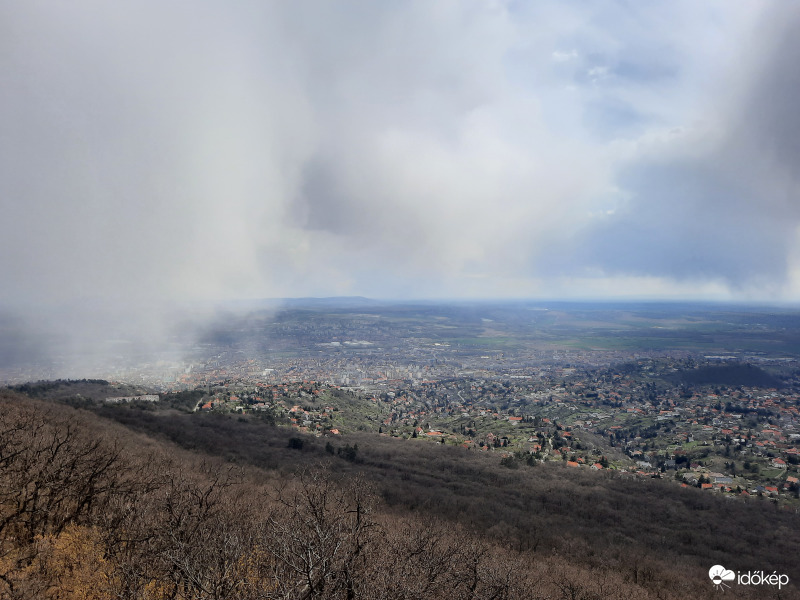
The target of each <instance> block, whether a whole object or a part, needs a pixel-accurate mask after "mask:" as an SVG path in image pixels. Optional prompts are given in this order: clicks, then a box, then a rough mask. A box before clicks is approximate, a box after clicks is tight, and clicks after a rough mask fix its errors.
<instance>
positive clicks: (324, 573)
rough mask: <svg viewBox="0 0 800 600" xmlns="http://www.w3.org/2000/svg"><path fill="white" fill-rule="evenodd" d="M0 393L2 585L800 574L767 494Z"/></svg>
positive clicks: (122, 587)
mask: <svg viewBox="0 0 800 600" xmlns="http://www.w3.org/2000/svg"><path fill="white" fill-rule="evenodd" d="M0 395H1V397H0V597H2V598H9V599H34V598H52V599H56V598H58V599H73V598H75V599H78V598H80V599H87V600H88V599H95V598H96V599H101V598H131V599H132V598H142V599H153V600H156V599H158V600H161V599H167V598H182V599H184V598H185V599H189V598H196V599H207V598H208V599H211V598H214V599H222V598H231V599H239V598H241V599H257V598H263V599H272V598H292V599H294V598H398V599H400V598H403V599H405V598H408V599H412V598H420V599H421V598H426V599H430V598H448V599H449V598H487V599H488V598H497V599H501V598H533V599H535V598H565V599H566V598H570V599H577V598H582V599H586V600H588V599H590V598H598V599H599V598H619V599H622V598H685V597H704V596H707V595H709V594H710V593H713V587H712V586H711V583H710V581H709V579H708V576H707V572H708V568H709V567H710V566H711V565H712V564H724V565H725V566H726V567H728V568H758V569H762V570H764V571H765V572H766V571H769V572H770V573H771V572H772V571H773V570H777V571H778V572H784V573H788V574H789V576H790V577H791V578H792V581H794V579H795V576H796V575H798V573H797V561H796V558H795V557H796V556H797V555H798V550H799V549H800V548H798V546H799V545H800V543H798V540H797V536H796V532H797V530H798V516H797V515H796V514H794V513H788V512H785V511H784V512H780V511H775V509H774V508H773V506H772V505H771V504H769V503H767V502H763V503H759V502H758V501H754V502H748V503H746V502H731V501H728V502H726V501H725V500H723V499H720V498H717V497H713V496H710V495H708V494H703V493H702V492H700V491H699V490H676V489H675V488H674V487H670V488H669V489H667V488H666V487H665V486H664V485H662V483H661V482H658V481H653V482H630V481H625V480H621V479H618V478H614V477H612V476H609V475H601V474H596V473H589V472H581V473H577V472H575V471H573V470H568V469H566V468H562V467H559V466H553V467H545V466H537V467H528V466H527V465H526V464H524V463H522V464H520V465H516V464H515V465H511V464H508V463H507V464H506V466H500V465H499V463H498V462H497V460H496V458H494V459H493V457H489V456H481V455H478V454H477V453H475V452H468V451H461V450H460V449H458V448H444V447H441V446H437V445H433V444H424V445H423V444H408V443H405V444H404V443H402V442H398V441H397V440H391V439H388V438H383V437H379V436H372V435H366V434H364V435H361V436H351V437H350V438H349V439H348V440H336V441H335V442H333V443H331V442H330V441H326V440H325V439H316V438H312V437H310V436H309V437H304V436H302V435H299V434H296V433H294V432H292V431H290V430H287V429H280V428H275V427H272V426H270V425H268V424H266V423H263V422H259V421H257V420H247V419H242V420H240V419H236V418H232V417H231V418H229V417H224V416H215V415H201V414H193V415H192V414H180V413H177V412H170V411H164V412H160V413H157V412H149V411H144V410H141V409H137V408H132V407H126V406H118V407H105V408H98V412H97V413H92V412H89V411H85V410H83V409H76V408H72V407H69V406H65V405H61V404H58V403H53V402H46V401H41V400H34V399H30V398H26V397H24V396H22V395H20V394H17V393H14V392H10V391H6V392H1V393H0ZM356 445H357V449H356ZM515 466H516V467H517V468H513V467H515ZM509 467H512V468H509ZM795 589H796V588H795V587H794V583H792V584H790V585H789V586H787V587H784V588H783V590H781V592H780V595H777V589H772V588H767V587H766V586H762V587H761V588H744V587H740V588H737V589H736V590H735V592H736V594H737V595H736V597H752V598H768V597H775V598H778V597H780V598H788V597H794V596H795V595H796V592H795ZM747 594H750V595H749V596H748V595H747Z"/></svg>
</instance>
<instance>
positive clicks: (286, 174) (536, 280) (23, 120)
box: [0, 0, 800, 307]
mask: <svg viewBox="0 0 800 600" xmlns="http://www.w3.org/2000/svg"><path fill="white" fill-rule="evenodd" d="M797 31H800V4H797V3H794V2H785V1H775V2H767V1H763V2H749V1H745V0H737V2H730V1H727V0H720V1H716V2H714V1H708V2H696V1H695V0H686V1H683V2H681V1H677V2H675V1H670V2H634V1H628V2H623V1H620V2H602V1H601V2H595V1H593V2H585V1H574V2H564V1H553V2H547V1H537V2H504V1H486V2H479V1H468V0H465V1H458V2H455V1H441V2H437V1H431V0H420V1H419V2H392V1H380V2H374V1H366V0H365V1H364V2H311V1H303V0H299V1H291V2H284V1H274V2H244V1H236V0H226V1H224V2H222V1H219V2H203V1H198V0H192V1H188V0H187V1H185V2H180V1H170V0H158V1H152V2H150V1H147V0H136V1H132V2H100V1H91V0H77V1H74V2H53V1H48V2H38V1H35V0H26V1H25V2H3V3H2V4H0V206H1V207H2V219H0V281H2V286H0V302H1V303H2V305H3V306H6V307H14V306H39V305H43V306H44V305H53V304H64V303H70V302H75V301H81V302H83V301H92V302H100V303H103V302H109V301H114V302H116V301H119V300H120V299H127V300H131V299H133V300H134V301H138V300H139V299H150V300H155V301H159V300H160V299H164V300H177V301H184V300H187V299H192V300H193V299H198V300H218V299H231V298H259V297H297V296H336V295H363V296H369V297H374V298H398V297H400V298H403V297H405V298H435V297H448V298H453V297H493V298H502V297H547V298H581V297H593V298H618V297H639V298H641V297H646V298H705V299H734V300H754V299H757V300H786V301H798V300H800V235H799V234H798V225H800V202H798V193H800V186H799V185H798V177H800V112H798V109H797V105H798V98H800V66H799V65H800V61H798V58H799V57H800V47H799V46H800V37H798V36H797V35H796V32H797Z"/></svg>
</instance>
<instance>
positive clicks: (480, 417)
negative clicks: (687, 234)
mask: <svg viewBox="0 0 800 600" xmlns="http://www.w3.org/2000/svg"><path fill="white" fill-rule="evenodd" d="M362 303H367V301H366V300H361V299H354V300H352V301H351V304H355V306H353V305H347V303H345V305H344V306H337V305H333V306H327V305H322V306H319V305H314V304H312V305H310V306H298V307H288V308H284V309H282V310H279V311H275V310H262V311H251V312H249V313H246V314H238V315H237V314H235V313H228V314H225V315H223V317H221V318H220V319H219V320H218V321H216V322H215V323H214V324H212V325H210V326H207V327H206V329H205V330H204V331H203V335H202V337H200V338H199V339H198V340H197V342H196V343H195V344H194V345H193V346H192V348H191V349H190V350H189V351H188V352H187V353H186V355H185V356H183V357H182V358H181V359H180V360H171V361H170V360H160V361H156V362H153V363H149V364H147V363H145V364H138V365H136V366H134V367H131V366H117V367H115V368H114V370H111V371H110V372H106V373H103V374H102V375H103V376H104V378H107V379H108V380H110V381H112V382H119V383H124V384H128V385H133V386H136V389H137V390H138V392H137V395H135V396H131V395H128V396H117V397H116V398H115V397H113V396H112V397H110V398H107V399H106V402H117V403H120V402H126V403H130V402H133V403H134V404H145V405H146V404H152V406H151V407H150V408H151V409H156V407H159V406H163V405H164V402H165V401H168V400H171V399H172V400H171V404H170V406H175V405H176V404H175V400H174V399H176V398H182V399H183V401H182V403H181V402H178V403H177V405H178V406H179V408H180V409H181V410H186V411H197V412H214V413H230V414H239V415H242V416H249V417H252V418H259V419H266V420H269V421H270V422H274V423H276V424H280V425H285V426H287V427H292V428H295V429H296V430H297V431H298V433H302V434H305V435H313V436H317V437H320V436H330V437H337V436H338V439H341V440H345V439H347V436H348V435H349V434H351V433H352V432H354V431H360V432H372V433H376V434H380V435H382V436H390V437H395V438H402V439H404V440H412V441H423V440H427V441H431V442H436V443H440V444H446V445H454V446H459V447H462V448H464V449H465V450H467V451H477V452H490V453H496V454H497V456H498V460H499V464H500V465H501V466H504V467H508V468H520V467H525V466H533V465H535V464H537V463H541V462H544V461H549V462H558V463H562V464H563V465H564V466H565V468H584V469H593V470H602V469H605V470H612V471H614V472H616V473H618V474H619V475H621V476H626V477H637V478H668V479H670V480H672V481H674V482H675V484H676V485H681V486H696V487H700V488H702V489H706V490H709V491H713V492H719V493H724V494H729V495H736V496H739V497H748V496H761V497H767V498H769V499H771V500H773V501H776V502H780V503H783V504H791V505H792V506H794V505H795V504H797V499H798V496H799V494H800V487H799V486H798V465H799V464H800V456H798V446H800V420H799V418H798V407H800V397H798V394H800V379H798V373H800V369H799V368H798V360H797V357H796V356H795V355H793V354H792V350H793V347H792V345H791V344H792V343H793V340H794V338H793V337H792V336H793V329H792V328H793V327H795V326H796V322H795V321H796V318H797V317H796V316H795V315H793V314H792V313H789V312H786V313H785V314H780V313H778V314H775V313H774V311H773V312H770V313H759V312H755V313H753V312H745V311H736V312H734V311H732V310H730V309H727V310H726V311H724V312H721V311H719V310H716V311H712V310H710V309H709V308H707V307H699V308H698V307H690V308H689V309H688V314H687V313H685V312H679V311H678V308H676V307H672V306H667V307H661V306H657V307H651V306H644V307H633V308H631V307H623V308H619V307H608V306H600V307H586V306H583V305H578V306H577V307H576V306H558V307H555V308H548V307H542V306H538V305H537V306H529V305H522V306H518V305H511V306H508V305H500V306H498V305H467V306H455V307H453V306H447V305H421V306H394V305H378V306H369V305H368V306H361V304H362ZM683 310H684V311H686V310H687V309H685V308H684V309H683ZM17 376H19V375H17ZM24 388H25V386H24V385H23V386H22V387H21V388H20V389H24ZM109 393H111V392H109ZM145 394H149V395H145ZM158 394H160V397H159V395H158ZM159 398H161V400H159ZM798 506H800V504H798Z"/></svg>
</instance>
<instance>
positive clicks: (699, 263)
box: [561, 5, 800, 293]
mask: <svg viewBox="0 0 800 600" xmlns="http://www.w3.org/2000/svg"><path fill="white" fill-rule="evenodd" d="M798 25H800V11H798V10H797V9H796V8H791V9H787V8H786V5H783V6H782V7H780V9H778V8H774V9H773V10H771V11H767V12H766V13H765V14H764V15H763V17H762V19H761V22H760V24H759V27H758V28H756V29H755V31H754V32H753V33H752V34H751V35H750V36H749V37H748V38H746V39H747V42H748V43H746V44H743V45H742V46H741V47H740V48H739V50H738V61H737V67H738V69H737V72H736V75H737V78H736V79H735V80H731V79H730V78H728V79H727V80H725V83H726V84H727V86H726V87H725V88H721V89H720V90H719V91H718V93H717V94H716V96H715V97H716V99H717V103H716V104H711V105H709V106H708V107H707V109H706V115H705V117H704V119H705V124H704V125H700V126H699V127H698V129H700V130H703V129H704V128H705V130H706V132H707V133H706V134H704V135H702V136H701V135H698V134H697V133H693V132H691V131H689V132H683V133H680V132H678V133H677V134H676V135H673V136H666V138H664V139H663V140H661V141H660V142H658V143H656V144H653V145H651V147H650V149H649V151H647V152H645V153H643V155H638V154H637V155H635V156H633V157H632V158H631V159H629V160H626V161H625V162H624V163H621V164H620V166H619V167H618V169H617V176H616V184H617V186H618V187H619V191H620V196H622V197H623V198H624V200H621V201H620V202H619V205H618V206H616V207H614V208H615V210H612V211H610V214H606V215H602V216H597V217H595V218H593V219H591V220H590V222H589V223H588V224H587V225H586V228H585V229H584V230H582V232H581V235H580V237H579V238H577V239H576V240H575V244H576V246H574V247H573V248H575V247H576V248H577V249H574V251H573V253H572V254H571V256H570V258H569V259H568V260H567V261H565V263H566V266H565V265H564V263H562V265H561V268H566V269H574V268H576V267H577V268H579V269H580V268H586V267H589V268H595V269H598V268H599V269H601V272H602V273H604V274H608V275H612V274H624V275H638V276H643V275H654V276H664V277H668V278H671V279H674V280H684V281H695V282H704V281H709V280H717V281H722V282H724V283H725V284H727V285H728V286H730V287H731V289H732V290H734V292H736V291H747V290H749V291H753V290H757V289H761V292H762V293H764V290H767V289H768V290H771V292H770V293H775V292H776V291H777V292H780V290H781V288H783V287H785V286H786V285H788V283H789V280H790V278H791V276H792V272H791V267H792V264H791V257H792V253H793V252H795V251H796V247H797V246H796V245H797V233H798V230H797V228H798V226H799V225H800V196H799V195H798V193H799V192H800V185H798V184H800V179H798V175H797V173H798V172H800V171H798V167H800V160H799V159H800V142H798V139H800V118H798V115H797V111H796V110H795V108H794V107H795V104H796V99H797V97H798V94H800V71H799V70H798V69H797V67H796V65H795V64H794V61H793V60H792V59H791V57H792V56H796V55H797V53H798V51H800V47H798V44H799V43H800V42H798V41H797V39H796V36H795V35H794V32H795V31H796V30H797V26H798Z"/></svg>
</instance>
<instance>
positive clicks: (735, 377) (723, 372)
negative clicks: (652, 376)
mask: <svg viewBox="0 0 800 600" xmlns="http://www.w3.org/2000/svg"><path fill="white" fill-rule="evenodd" d="M665 379H667V380H668V381H670V382H671V383H674V384H690V385H732V386H740V385H741V386H745V387H765V388H770V387H773V388H780V387H783V385H784V384H783V382H782V381H781V380H780V379H778V378H777V377H775V376H774V375H771V374H770V373H767V372H766V371H765V370H764V369H760V368H759V367H755V366H753V365H751V364H746V363H730V364H725V365H708V366H703V367H700V368H697V369H687V370H684V371H679V372H677V373H674V374H672V375H670V376H668V377H665Z"/></svg>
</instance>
